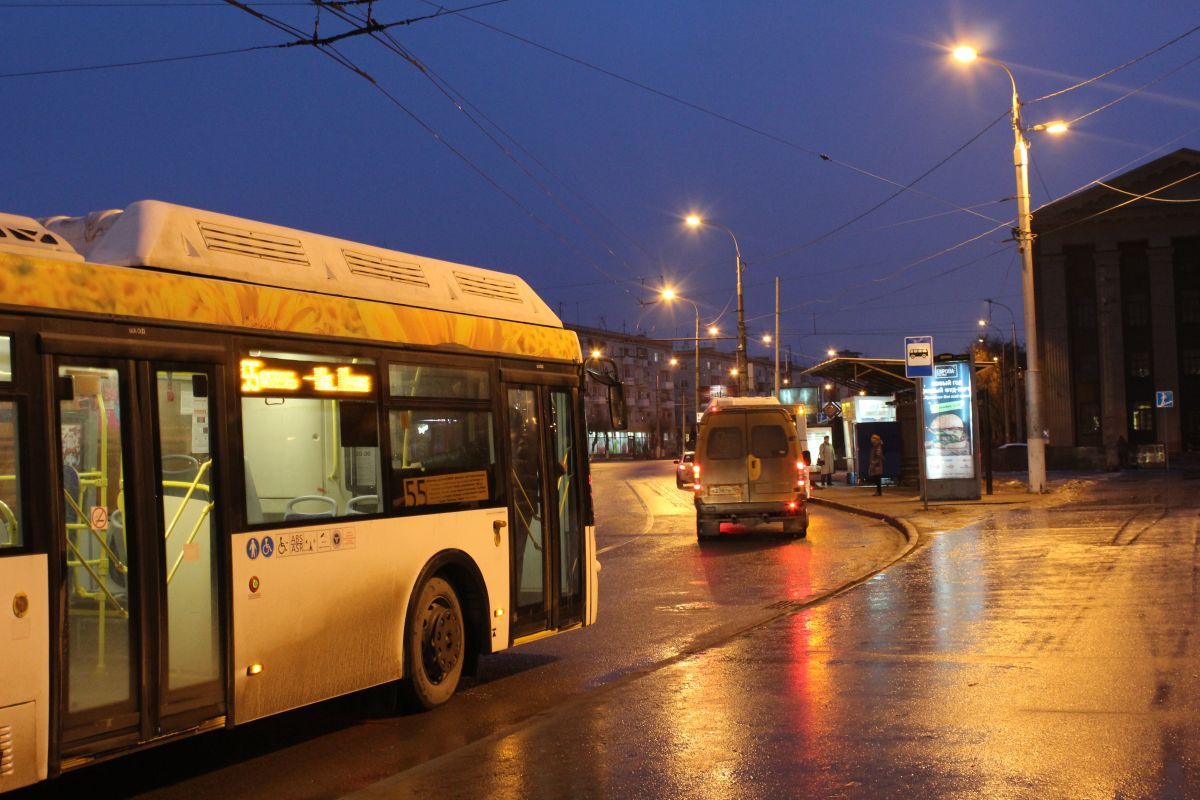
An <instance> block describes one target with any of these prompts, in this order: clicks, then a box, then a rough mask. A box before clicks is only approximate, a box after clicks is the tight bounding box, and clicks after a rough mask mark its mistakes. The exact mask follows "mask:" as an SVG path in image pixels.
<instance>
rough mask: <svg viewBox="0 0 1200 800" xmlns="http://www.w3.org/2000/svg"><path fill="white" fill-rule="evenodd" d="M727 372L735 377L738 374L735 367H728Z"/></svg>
mask: <svg viewBox="0 0 1200 800" xmlns="http://www.w3.org/2000/svg"><path fill="white" fill-rule="evenodd" d="M729 374H730V375H732V376H734V377H735V378H736V377H737V374H738V371H737V367H730V369H729Z"/></svg>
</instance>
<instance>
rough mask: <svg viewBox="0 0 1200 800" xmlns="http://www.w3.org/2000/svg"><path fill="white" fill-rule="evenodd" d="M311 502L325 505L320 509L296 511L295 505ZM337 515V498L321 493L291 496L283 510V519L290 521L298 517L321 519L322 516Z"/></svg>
mask: <svg viewBox="0 0 1200 800" xmlns="http://www.w3.org/2000/svg"><path fill="white" fill-rule="evenodd" d="M305 503H307V504H310V505H311V504H313V503H316V504H318V505H322V506H325V508H323V509H321V510H320V511H297V510H296V506H298V505H301V504H305ZM336 516H337V500H334V499H333V498H332V497H326V496H325V495H323V494H302V495H300V496H299V497H293V498H292V499H291V500H288V501H287V506H286V507H285V508H284V510H283V518H284V520H286V521H288V522H291V521H294V520H298V519H321V518H323V517H336Z"/></svg>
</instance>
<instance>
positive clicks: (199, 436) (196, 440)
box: [192, 398, 208, 453]
mask: <svg viewBox="0 0 1200 800" xmlns="http://www.w3.org/2000/svg"><path fill="white" fill-rule="evenodd" d="M199 399H203V398H197V400H199ZM192 452H193V453H207V452H208V402H207V400H205V407H204V408H203V409H201V408H200V407H199V406H197V407H196V408H194V409H192Z"/></svg>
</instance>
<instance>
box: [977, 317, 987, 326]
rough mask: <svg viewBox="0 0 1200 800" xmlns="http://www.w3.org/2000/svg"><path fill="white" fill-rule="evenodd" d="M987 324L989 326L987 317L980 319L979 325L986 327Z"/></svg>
mask: <svg viewBox="0 0 1200 800" xmlns="http://www.w3.org/2000/svg"><path fill="white" fill-rule="evenodd" d="M986 326H987V320H986V319H981V320H979V327H981V328H983V327H986Z"/></svg>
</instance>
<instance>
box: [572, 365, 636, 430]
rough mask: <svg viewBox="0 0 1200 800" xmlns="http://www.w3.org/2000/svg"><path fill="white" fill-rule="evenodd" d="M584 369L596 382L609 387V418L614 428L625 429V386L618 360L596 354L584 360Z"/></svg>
mask: <svg viewBox="0 0 1200 800" xmlns="http://www.w3.org/2000/svg"><path fill="white" fill-rule="evenodd" d="M583 369H584V372H586V373H587V375H588V377H590V378H591V379H592V380H594V381H596V383H599V384H600V385H601V386H606V387H608V419H609V422H610V423H611V424H612V430H614V431H623V430H625V428H626V419H625V387H624V385H622V383H621V376H620V373H619V372H618V370H617V365H616V362H614V361H613V360H612V359H611V358H601V357H599V356H595V357H592V358H589V359H588V360H587V361H586V362H584V368H583Z"/></svg>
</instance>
